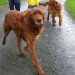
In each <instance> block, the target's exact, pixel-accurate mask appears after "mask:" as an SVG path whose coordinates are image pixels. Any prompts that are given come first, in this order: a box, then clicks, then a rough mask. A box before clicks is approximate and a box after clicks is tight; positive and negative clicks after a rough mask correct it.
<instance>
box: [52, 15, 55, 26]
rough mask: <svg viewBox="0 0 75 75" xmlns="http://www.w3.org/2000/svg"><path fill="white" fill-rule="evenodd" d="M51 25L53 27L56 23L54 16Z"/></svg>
mask: <svg viewBox="0 0 75 75" xmlns="http://www.w3.org/2000/svg"><path fill="white" fill-rule="evenodd" d="M52 23H53V26H55V23H56V21H55V16H54V15H52Z"/></svg>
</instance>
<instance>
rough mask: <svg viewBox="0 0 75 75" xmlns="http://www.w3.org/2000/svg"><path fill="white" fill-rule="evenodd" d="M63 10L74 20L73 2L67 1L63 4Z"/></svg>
mask: <svg viewBox="0 0 75 75" xmlns="http://www.w3.org/2000/svg"><path fill="white" fill-rule="evenodd" d="M65 8H66V10H67V11H68V12H69V13H70V14H71V16H72V17H73V18H74V19H75V0H67V1H66V3H65Z"/></svg>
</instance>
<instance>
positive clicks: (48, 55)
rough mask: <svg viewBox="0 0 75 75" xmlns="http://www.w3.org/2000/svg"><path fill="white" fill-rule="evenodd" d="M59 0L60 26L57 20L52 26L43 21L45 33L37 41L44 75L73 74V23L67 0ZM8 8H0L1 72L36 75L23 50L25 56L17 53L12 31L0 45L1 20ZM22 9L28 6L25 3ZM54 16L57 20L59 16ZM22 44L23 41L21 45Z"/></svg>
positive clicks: (1, 35)
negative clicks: (65, 4) (65, 3)
mask: <svg viewBox="0 0 75 75" xmlns="http://www.w3.org/2000/svg"><path fill="white" fill-rule="evenodd" d="M58 1H60V2H61V3H62V14H63V22H62V26H61V27H60V26H58V22H57V23H56V26H52V24H51V23H52V22H51V19H50V21H46V25H45V29H44V32H43V34H42V36H41V38H40V39H39V40H37V42H36V54H37V56H38V59H39V62H40V65H41V66H42V68H43V69H44V71H45V72H46V75H75V22H74V20H72V18H71V16H70V15H69V14H68V12H67V11H66V10H65V8H64V2H65V1H66V0H58ZM24 3H25V1H24V2H23V4H24ZM23 4H22V8H23ZM24 6H25V5H24ZM7 7H8V6H6V7H5V8H4V9H1V10H0V75H38V73H37V71H36V70H35V68H34V66H33V64H32V62H31V59H30V57H29V55H28V53H27V52H26V51H24V50H23V51H24V53H25V58H20V57H19V56H18V54H19V52H18V48H17V41H16V37H15V34H14V32H13V31H12V32H11V33H10V35H9V36H8V38H7V42H6V45H5V46H3V45H2V44H1V41H2V38H3V29H2V23H3V19H4V15H5V13H6V12H7V11H9V9H8V8H7ZM40 8H42V9H44V10H45V12H46V16H47V8H45V7H43V6H40ZM24 9H27V5H26V7H24ZM21 11H23V9H21ZM56 19H57V21H58V18H56ZM24 45H25V44H24V42H23V41H22V48H24Z"/></svg>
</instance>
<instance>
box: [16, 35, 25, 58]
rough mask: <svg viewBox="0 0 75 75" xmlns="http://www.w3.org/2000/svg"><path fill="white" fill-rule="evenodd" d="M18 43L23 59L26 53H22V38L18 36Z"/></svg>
mask: <svg viewBox="0 0 75 75" xmlns="http://www.w3.org/2000/svg"><path fill="white" fill-rule="evenodd" d="M17 42H18V49H19V53H20V56H21V57H25V55H24V53H23V52H22V49H21V38H20V37H18V36H17Z"/></svg>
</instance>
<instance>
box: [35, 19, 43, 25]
mask: <svg viewBox="0 0 75 75" xmlns="http://www.w3.org/2000/svg"><path fill="white" fill-rule="evenodd" d="M36 24H37V25H42V24H44V23H43V20H42V19H37V21H36Z"/></svg>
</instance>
